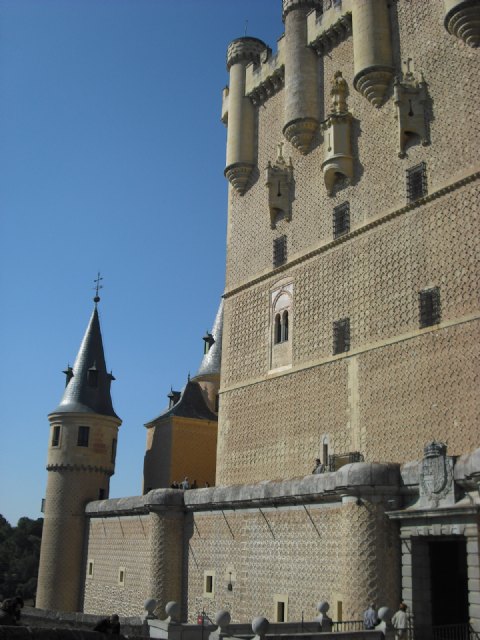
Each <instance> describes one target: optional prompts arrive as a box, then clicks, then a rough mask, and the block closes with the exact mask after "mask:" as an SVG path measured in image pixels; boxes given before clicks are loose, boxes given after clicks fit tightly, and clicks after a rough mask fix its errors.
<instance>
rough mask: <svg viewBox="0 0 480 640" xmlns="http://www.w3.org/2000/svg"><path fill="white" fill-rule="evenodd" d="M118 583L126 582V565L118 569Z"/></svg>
mask: <svg viewBox="0 0 480 640" xmlns="http://www.w3.org/2000/svg"><path fill="white" fill-rule="evenodd" d="M118 584H121V585H124V584H125V567H119V569H118Z"/></svg>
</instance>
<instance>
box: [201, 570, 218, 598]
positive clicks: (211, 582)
mask: <svg viewBox="0 0 480 640" xmlns="http://www.w3.org/2000/svg"><path fill="white" fill-rule="evenodd" d="M214 594H215V572H214V571H205V573H204V574H203V595H204V597H206V598H213V596H214Z"/></svg>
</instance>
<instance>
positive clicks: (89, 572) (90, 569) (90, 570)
mask: <svg viewBox="0 0 480 640" xmlns="http://www.w3.org/2000/svg"><path fill="white" fill-rule="evenodd" d="M87 578H93V560H89V561H88V566H87Z"/></svg>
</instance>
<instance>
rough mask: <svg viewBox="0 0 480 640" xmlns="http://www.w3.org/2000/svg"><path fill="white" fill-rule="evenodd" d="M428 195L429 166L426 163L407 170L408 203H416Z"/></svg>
mask: <svg viewBox="0 0 480 640" xmlns="http://www.w3.org/2000/svg"><path fill="white" fill-rule="evenodd" d="M426 195H427V165H426V164H425V162H421V163H420V164H417V165H415V166H414V167H411V168H410V169H407V202H408V203H410V202H415V200H418V199H419V198H423V197H424V196H426Z"/></svg>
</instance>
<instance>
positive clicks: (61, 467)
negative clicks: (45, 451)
mask: <svg viewBox="0 0 480 640" xmlns="http://www.w3.org/2000/svg"><path fill="white" fill-rule="evenodd" d="M47 471H82V472H83V471H89V472H91V473H104V474H106V475H107V476H113V474H114V470H113V469H108V468H107V467H99V466H96V465H92V464H47Z"/></svg>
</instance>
